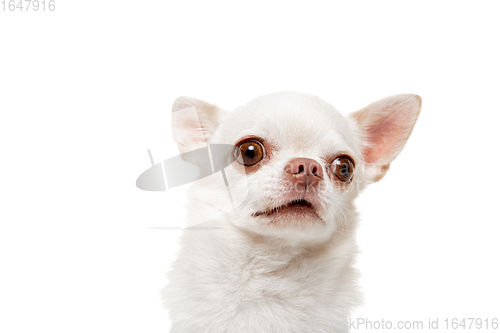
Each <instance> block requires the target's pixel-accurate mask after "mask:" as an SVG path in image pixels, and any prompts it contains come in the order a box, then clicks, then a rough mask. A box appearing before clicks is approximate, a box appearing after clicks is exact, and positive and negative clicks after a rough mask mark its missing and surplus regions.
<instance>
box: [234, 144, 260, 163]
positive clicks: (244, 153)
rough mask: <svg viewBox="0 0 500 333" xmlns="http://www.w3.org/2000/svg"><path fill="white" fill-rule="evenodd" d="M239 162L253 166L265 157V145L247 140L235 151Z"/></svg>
mask: <svg viewBox="0 0 500 333" xmlns="http://www.w3.org/2000/svg"><path fill="white" fill-rule="evenodd" d="M235 154H236V159H237V160H238V163H240V164H243V165H245V166H251V165H254V164H257V163H259V162H260V161H261V160H262V159H263V158H264V147H263V146H262V144H261V143H260V142H257V141H245V142H243V143H242V144H240V145H239V146H238V148H237V149H236V151H235Z"/></svg>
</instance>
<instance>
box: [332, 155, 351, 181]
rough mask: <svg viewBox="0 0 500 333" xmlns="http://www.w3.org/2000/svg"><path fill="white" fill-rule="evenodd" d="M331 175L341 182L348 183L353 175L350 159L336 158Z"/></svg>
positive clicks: (344, 157)
mask: <svg viewBox="0 0 500 333" xmlns="http://www.w3.org/2000/svg"><path fill="white" fill-rule="evenodd" d="M332 168H333V174H334V175H335V176H337V178H338V179H340V180H341V181H343V182H346V183H350V182H351V181H352V175H353V173H354V164H353V163H352V161H351V159H350V158H349V157H346V156H341V157H337V158H336V159H335V160H334V161H333V163H332Z"/></svg>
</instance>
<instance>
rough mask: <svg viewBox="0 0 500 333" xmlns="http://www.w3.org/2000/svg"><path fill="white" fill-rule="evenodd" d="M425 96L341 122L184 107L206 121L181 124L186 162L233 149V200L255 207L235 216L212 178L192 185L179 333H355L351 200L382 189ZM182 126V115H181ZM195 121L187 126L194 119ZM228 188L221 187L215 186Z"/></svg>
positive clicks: (314, 101) (179, 283) (299, 97)
mask: <svg viewBox="0 0 500 333" xmlns="http://www.w3.org/2000/svg"><path fill="white" fill-rule="evenodd" d="M420 105H421V99H420V97H419V96H417V95H409V94H408V95H397V96H392V97H388V98H385V99H382V100H380V101H378V102H375V103H373V104H370V105H369V106H367V107H365V108H364V109H362V110H360V111H357V112H354V113H352V114H350V115H349V116H348V117H347V118H346V117H344V116H342V115H341V114H340V113H339V112H338V111H337V110H335V108H333V107H332V106H331V105H330V104H328V103H326V102H324V101H323V100H321V99H319V98H317V97H314V96H310V95H305V94H299V93H292V92H283V93H277V94H271V95H267V96H264V97H261V98H258V99H255V100H253V101H251V102H250V103H248V104H246V105H244V106H242V107H240V108H238V109H236V110H235V111H234V112H227V111H224V110H222V109H220V108H219V107H217V106H215V105H211V104H208V103H205V102H202V101H199V100H196V99H193V98H186V97H181V98H179V99H177V100H176V101H175V103H174V106H173V111H178V110H182V109H186V108H189V107H195V108H196V111H197V115H198V118H199V121H193V119H183V118H182V117H181V118H180V119H179V117H177V118H176V119H175V121H174V122H173V130H174V139H175V140H176V141H177V142H178V144H179V148H180V151H181V152H182V153H184V152H187V151H190V150H193V149H196V148H200V147H203V146H205V145H206V144H207V143H208V144H214V143H225V144H231V145H233V146H234V156H235V160H234V162H233V163H232V164H231V165H230V166H228V169H232V170H235V172H236V173H239V174H243V175H245V177H243V178H246V179H245V181H236V183H235V184H234V186H232V187H231V189H232V190H233V192H234V191H238V189H239V188H241V190H242V191H243V186H245V187H246V190H247V197H246V199H245V200H244V201H243V202H242V203H241V204H240V205H238V206H237V207H236V208H235V209H234V210H233V211H231V212H229V213H227V212H226V213H223V212H220V211H218V209H219V208H218V203H219V202H221V200H223V198H227V192H226V188H225V187H224V186H220V185H218V184H220V181H217V182H216V181H214V178H215V175H214V176H210V177H207V178H204V179H202V180H200V181H198V182H196V184H193V186H192V188H191V190H190V192H189V198H188V199H189V207H190V212H189V213H188V219H190V220H191V222H192V224H195V223H196V220H197V219H199V218H201V217H202V216H203V217H204V216H209V215H211V214H212V215H214V216H216V215H217V214H219V216H220V217H219V218H216V219H213V220H210V221H209V222H205V223H203V228H192V230H185V231H184V232H183V235H182V236H181V249H180V253H179V254H178V259H177V260H176V261H175V262H174V263H173V265H172V269H171V272H170V273H169V280H170V283H169V285H168V286H167V287H166V288H165V290H164V298H165V303H166V306H167V308H168V309H169V311H170V318H171V321H172V329H171V332H175V333H204V332H207V333H226V332H228V333H229V332H230V333H244V332H270V333H271V332H272V333H281V332H348V331H349V324H348V321H349V316H350V313H351V311H352V309H353V308H354V307H355V306H357V305H358V304H359V302H360V295H359V292H358V290H357V287H356V279H357V273H356V271H355V269H354V268H353V262H354V258H355V256H356V253H357V246H356V241H355V230H356V225H357V213H356V209H355V207H354V203H353V201H354V199H355V198H356V196H357V195H358V193H359V192H360V191H361V190H362V189H363V188H364V187H365V186H366V185H367V184H368V183H370V182H375V181H378V180H379V179H381V178H382V177H383V176H384V175H385V173H386V172H387V170H388V168H389V164H390V163H391V162H392V161H393V160H394V158H396V156H397V155H398V154H399V153H400V152H401V150H402V149H403V147H404V145H405V143H406V141H407V139H408V137H409V135H410V133H411V131H412V128H413V126H414V124H415V122H416V120H417V117H418V114H419V112H420ZM179 114H180V113H179ZM187 118H189V117H187ZM217 179H218V180H220V177H219V178H217Z"/></svg>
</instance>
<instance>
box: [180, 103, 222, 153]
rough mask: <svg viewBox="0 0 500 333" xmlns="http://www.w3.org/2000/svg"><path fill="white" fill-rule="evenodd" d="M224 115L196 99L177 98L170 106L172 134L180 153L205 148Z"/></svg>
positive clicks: (219, 109) (218, 109)
mask: <svg viewBox="0 0 500 333" xmlns="http://www.w3.org/2000/svg"><path fill="white" fill-rule="evenodd" d="M226 113H227V111H225V110H223V109H221V108H219V107H218V106H216V105H212V104H208V103H206V102H203V101H200V100H198V99H196V98H191V97H179V98H177V99H176V100H175V102H174V105H173V106H172V134H173V138H174V140H175V141H176V142H177V144H178V146H179V151H180V153H181V154H182V153H185V152H188V151H191V150H195V149H198V148H203V147H206V144H207V142H208V140H209V139H210V137H211V136H212V135H213V133H214V132H215V130H216V129H217V127H218V126H219V125H220V123H221V121H222V119H223V118H224V117H225V116H226Z"/></svg>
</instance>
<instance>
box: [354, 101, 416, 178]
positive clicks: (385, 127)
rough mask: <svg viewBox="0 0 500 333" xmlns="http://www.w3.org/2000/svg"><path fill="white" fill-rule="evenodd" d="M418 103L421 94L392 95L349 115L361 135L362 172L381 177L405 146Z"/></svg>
mask: <svg viewBox="0 0 500 333" xmlns="http://www.w3.org/2000/svg"><path fill="white" fill-rule="evenodd" d="M421 104H422V99H421V98H420V96H417V95H412V94H405V95H395V96H391V97H387V98H384V99H381V100H379V101H377V102H375V103H372V104H370V105H368V106H367V107H365V108H363V109H361V110H359V111H357V112H354V113H352V114H350V115H349V118H350V119H352V120H353V121H354V122H355V123H356V124H357V127H358V129H359V131H360V134H361V137H362V141H363V159H364V162H365V172H366V173H367V175H368V176H369V177H368V178H369V180H370V181H373V182H376V181H378V180H380V179H382V177H384V175H385V173H386V172H387V170H388V169H389V164H390V163H391V162H392V161H393V160H394V159H395V158H396V157H397V156H398V155H399V153H400V152H401V150H402V149H403V147H404V146H405V144H406V141H407V140H408V137H409V136H410V133H411V131H412V129H413V126H414V125H415V122H416V121H417V117H418V114H419V113H420V106H421Z"/></svg>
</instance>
